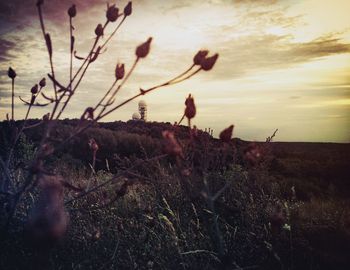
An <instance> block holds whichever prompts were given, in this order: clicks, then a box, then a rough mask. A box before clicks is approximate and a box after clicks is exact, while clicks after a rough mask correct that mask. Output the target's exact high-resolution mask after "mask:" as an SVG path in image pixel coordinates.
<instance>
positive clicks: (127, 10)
mask: <svg viewBox="0 0 350 270" xmlns="http://www.w3.org/2000/svg"><path fill="white" fill-rule="evenodd" d="M131 13H132V2H131V1H130V2H129V3H128V4H127V5H126V6H125V8H124V16H125V17H127V16H130V15H131Z"/></svg>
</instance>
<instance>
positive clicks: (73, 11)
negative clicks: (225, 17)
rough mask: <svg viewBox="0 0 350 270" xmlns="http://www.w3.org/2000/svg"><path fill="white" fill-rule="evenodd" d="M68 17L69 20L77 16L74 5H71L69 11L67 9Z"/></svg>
mask: <svg viewBox="0 0 350 270" xmlns="http://www.w3.org/2000/svg"><path fill="white" fill-rule="evenodd" d="M68 15H69V17H71V18H74V17H75V16H76V15H77V9H76V8H75V5H72V6H71V7H70V8H69V9H68Z"/></svg>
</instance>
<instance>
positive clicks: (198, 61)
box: [193, 50, 209, 66]
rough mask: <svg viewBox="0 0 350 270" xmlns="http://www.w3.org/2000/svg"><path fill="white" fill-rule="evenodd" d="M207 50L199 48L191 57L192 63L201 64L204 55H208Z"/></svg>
mask: <svg viewBox="0 0 350 270" xmlns="http://www.w3.org/2000/svg"><path fill="white" fill-rule="evenodd" d="M208 53H209V51H208V50H200V51H198V52H197V54H196V55H195V56H194V57H193V63H194V64H195V65H199V66H200V65H201V64H202V62H203V60H204V59H205V57H206V56H207V55H208Z"/></svg>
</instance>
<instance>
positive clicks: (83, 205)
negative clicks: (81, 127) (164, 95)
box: [0, 120, 350, 269]
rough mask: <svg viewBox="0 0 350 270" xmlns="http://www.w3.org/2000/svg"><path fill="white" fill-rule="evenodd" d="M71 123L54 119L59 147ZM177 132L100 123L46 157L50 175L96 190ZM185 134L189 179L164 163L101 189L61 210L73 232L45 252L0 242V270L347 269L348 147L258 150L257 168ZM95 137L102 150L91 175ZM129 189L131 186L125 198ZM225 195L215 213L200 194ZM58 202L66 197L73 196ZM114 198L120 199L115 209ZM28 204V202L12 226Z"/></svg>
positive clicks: (34, 135)
mask: <svg viewBox="0 0 350 270" xmlns="http://www.w3.org/2000/svg"><path fill="white" fill-rule="evenodd" d="M31 121H33V122H32V123H33V124H34V123H35V120H30V122H31ZM74 122H75V120H63V121H60V123H58V124H57V125H56V128H55V130H54V131H53V134H55V138H57V140H58V141H60V140H62V139H63V138H65V137H67V136H68V135H69V133H70V132H72V130H73V128H74V126H75V123H74ZM17 124H18V125H19V124H20V122H18V123H17ZM7 125H8V124H7V123H6V122H2V123H1V136H0V139H1V144H0V145H1V151H2V152H1V154H2V155H3V154H4V153H5V152H6V151H8V149H7V145H8V143H7V141H8V140H9V138H10V135H11V130H10V129H9V127H8V126H7ZM174 128H175V127H174V126H172V125H171V124H169V123H167V124H165V123H144V122H133V121H130V122H128V123H124V122H114V123H99V124H98V125H96V126H95V127H92V128H91V129H89V130H88V131H86V132H85V133H83V134H81V135H79V136H78V137H77V138H76V139H75V140H73V141H71V142H70V143H69V144H68V145H67V146H66V147H65V148H64V149H62V150H61V151H59V152H58V153H57V154H56V155H55V156H52V157H51V158H50V160H49V162H48V166H49V167H52V168H55V170H57V171H59V173H60V174H61V175H62V176H63V178H64V179H66V181H68V182H69V183H71V184H72V185H74V186H76V187H79V188H80V187H86V185H88V184H89V183H88V182H89V181H93V182H94V183H90V184H91V185H93V184H96V183H102V182H103V181H105V180H106V179H109V177H110V176H111V175H112V174H118V172H121V171H123V170H124V169H125V168H133V165H135V164H138V162H140V161H142V160H143V161H144V160H147V159H151V158H152V157H155V156H158V155H161V154H162V153H164V151H166V150H165V148H166V141H165V140H164V138H163V137H162V135H161V134H162V131H164V130H173V129H174ZM189 131H190V130H189V129H188V128H187V127H184V126H180V127H176V131H175V132H176V135H177V137H178V138H179V143H180V144H181V146H182V147H184V148H185V147H186V148H187V149H189V150H190V151H189V152H188V153H186V157H185V159H186V160H187V163H186V165H187V167H189V168H191V170H192V171H191V174H190V175H188V174H186V173H184V172H183V170H184V169H183V165H180V164H179V163H178V162H177V161H176V159H174V158H171V157H166V158H165V159H160V160H156V161H150V162H146V163H145V162H142V163H140V164H141V165H140V166H136V167H135V168H133V169H131V170H130V173H128V174H124V175H123V176H122V178H121V179H119V180H118V181H115V184H113V185H112V186H109V187H108V189H105V190H101V191H99V192H96V193H93V194H90V195H89V196H86V197H83V198H82V199H81V200H78V201H74V202H73V203H72V204H66V208H67V209H68V210H69V215H70V226H69V230H68V233H67V234H66V236H65V238H64V239H62V240H61V241H60V243H59V244H57V245H55V246H54V247H52V248H51V249H47V252H43V250H42V247H40V246H39V247H36V248H33V243H32V242H31V241H30V239H28V237H27V236H26V234H25V233H24V234H23V236H21V237H18V235H15V234H14V232H13V234H7V235H6V236H5V237H4V236H2V240H1V241H2V245H1V255H0V256H1V258H0V262H1V265H0V268H1V269H25V268H26V269H27V266H28V265H31V266H33V267H34V268H35V269H39V268H40V267H41V268H42V269H115V268H116V269H179V268H183V269H222V268H225V267H226V268H227V269H232V268H233V269H235V268H237V269H241V268H240V267H242V269H347V266H348V265H349V258H348V256H347V254H348V250H349V249H350V231H349V228H350V207H349V205H350V204H349V195H350V188H349V182H348V181H349V179H350V177H349V176H350V173H349V170H348V167H349V166H348V165H349V164H348V163H349V160H350V159H349V155H350V151H349V150H350V145H349V144H331V143H279V142H270V143H255V144H254V147H255V148H256V149H259V151H260V152H261V154H262V158H259V160H251V159H247V157H246V153H247V149H249V147H252V146H251V145H252V144H251V143H249V142H245V141H242V140H239V139H233V140H232V141H230V142H229V143H225V144H224V143H222V142H220V141H219V140H218V139H214V138H211V137H210V136H209V134H207V133H204V132H199V135H198V137H197V139H196V140H195V141H194V142H193V143H191V137H190V135H189ZM41 134H42V130H41V127H40V126H38V127H36V128H33V129H29V130H27V131H26V132H25V133H24V135H23V136H22V137H21V142H20V143H19V145H18V149H17V151H16V158H15V159H14V163H15V164H14V166H15V167H16V168H17V170H16V173H21V172H22V171H23V170H26V168H25V167H22V164H26V161H25V160H26V159H31V157H32V155H33V154H34V152H35V151H36V147H37V145H38V143H39V142H40V137H41V136H42V135H41ZM90 138H94V139H95V140H96V143H97V144H98V145H99V150H98V151H97V155H96V173H94V174H93V175H92V173H91V167H90V165H89V164H92V151H91V149H90V148H89V146H88V141H89V139H90ZM203 149H205V150H203ZM253 161H254V162H253ZM188 165H190V166H188ZM203 171H206V173H205V174H203ZM184 175H185V178H186V179H187V180H188V182H187V183H189V185H190V187H187V188H189V189H190V190H191V193H190V194H189V193H188V190H186V185H183V181H184ZM125 180H127V181H130V183H131V182H132V183H133V184H132V185H129V186H127V188H126V189H125V190H124V191H123V190H122V191H121V187H122V186H123V183H125V182H124V181H125ZM223 187H225V188H224V190H223V191H222V193H220V196H218V198H217V200H215V202H214V210H215V212H214V213H213V209H212V208H210V207H211V206H210V205H209V204H208V200H207V198H206V196H208V194H215V193H216V192H217V191H219V190H221V189H223ZM65 192H66V193H67V194H66V198H70V197H71V196H74V194H78V193H79V192H80V191H79V189H78V190H77V191H74V190H71V189H68V190H66V191H65ZM115 193H119V195H120V196H117V197H116V200H114V201H110V200H109V198H110V197H111V196H112V197H113V194H115ZM111 194H112V195H111ZM31 196H33V197H35V196H37V195H36V194H35V192H34V193H33V194H32V195H31ZM28 199H29V198H28ZM101 203H102V205H101ZM29 205H30V204H28V205H27V206H26V202H24V203H23V205H22V206H21V209H20V211H18V212H17V213H16V222H21V218H23V217H24V216H25V213H21V212H22V211H24V212H25V211H30V209H28V207H29ZM214 219H216V221H217V223H218V229H219V234H217V232H216V230H215V226H214V224H215V222H214ZM213 226H214V227H213ZM218 237H220V238H221V240H220V239H217V238H218ZM220 243H221V244H222V248H223V256H222V255H220V247H218V246H216V245H220ZM223 260H226V261H224V262H222V261H223ZM34 268H33V269H34Z"/></svg>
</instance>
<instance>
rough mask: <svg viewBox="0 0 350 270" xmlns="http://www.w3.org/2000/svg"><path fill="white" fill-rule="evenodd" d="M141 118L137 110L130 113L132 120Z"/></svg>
mask: <svg viewBox="0 0 350 270" xmlns="http://www.w3.org/2000/svg"><path fill="white" fill-rule="evenodd" d="M140 119H141V115H140V114H139V113H138V112H135V113H133V114H132V120H134V121H139V120H140Z"/></svg>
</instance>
